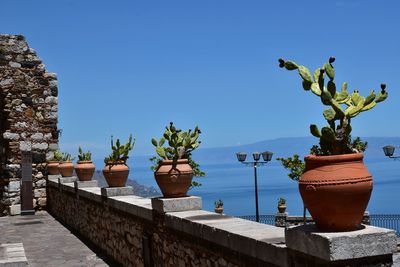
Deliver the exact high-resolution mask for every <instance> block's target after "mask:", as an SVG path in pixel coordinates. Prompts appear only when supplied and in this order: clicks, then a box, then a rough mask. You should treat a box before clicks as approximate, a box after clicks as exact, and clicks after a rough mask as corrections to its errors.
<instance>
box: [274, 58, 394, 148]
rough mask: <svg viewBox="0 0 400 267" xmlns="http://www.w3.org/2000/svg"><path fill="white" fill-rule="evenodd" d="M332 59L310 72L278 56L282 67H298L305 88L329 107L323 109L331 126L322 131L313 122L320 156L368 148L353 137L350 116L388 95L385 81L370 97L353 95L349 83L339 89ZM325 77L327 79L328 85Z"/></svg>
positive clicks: (357, 92) (311, 129)
mask: <svg viewBox="0 0 400 267" xmlns="http://www.w3.org/2000/svg"><path fill="white" fill-rule="evenodd" d="M333 62H335V58H334V57H330V58H329V60H328V62H327V63H325V64H324V65H323V66H322V67H321V68H317V69H316V70H315V71H314V74H313V75H311V73H310V71H309V70H308V69H307V68H306V67H305V66H302V65H298V64H296V63H295V62H293V61H285V60H283V59H279V67H281V68H286V69H287V70H290V71H293V70H298V73H299V75H300V77H301V78H302V85H303V88H304V90H306V91H311V92H312V93H313V94H315V95H316V96H318V97H319V98H320V100H321V102H322V104H324V105H326V106H329V108H327V109H326V110H324V112H323V116H324V118H325V119H326V121H327V122H328V126H325V127H323V128H322V129H321V130H320V129H319V128H318V127H317V126H316V125H315V124H311V125H310V131H311V134H312V135H313V136H315V137H318V138H319V147H318V148H317V149H316V148H314V149H313V152H314V153H315V154H317V155H338V154H347V153H357V152H360V151H359V150H358V149H362V148H364V149H365V146H364V145H363V142H361V140H359V139H358V141H356V140H354V141H352V140H351V135H350V134H351V131H352V128H351V119H352V118H354V117H356V116H357V115H359V114H360V113H362V112H364V111H367V110H370V109H372V108H374V107H375V106H376V104H377V103H379V102H382V101H384V100H385V99H386V98H387V97H388V93H387V91H386V85H385V84H381V90H380V92H379V93H378V94H376V93H375V91H374V90H372V91H371V92H370V94H369V95H368V96H367V97H363V96H361V95H360V93H359V91H358V90H354V91H353V93H351V94H350V93H349V92H348V91H347V83H346V82H344V83H343V84H342V87H341V90H340V91H339V90H337V87H336V84H335V82H334V78H335V70H334V67H333V65H332V64H333ZM326 76H327V78H328V82H327V84H326V86H325V77H326Z"/></svg>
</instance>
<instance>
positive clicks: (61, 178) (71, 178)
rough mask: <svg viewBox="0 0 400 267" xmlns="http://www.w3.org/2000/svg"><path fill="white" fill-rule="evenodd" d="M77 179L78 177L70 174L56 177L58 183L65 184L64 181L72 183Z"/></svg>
mask: <svg viewBox="0 0 400 267" xmlns="http://www.w3.org/2000/svg"><path fill="white" fill-rule="evenodd" d="M77 180H78V177H76V176H71V177H58V183H60V184H65V183H74V182H75V181H77Z"/></svg>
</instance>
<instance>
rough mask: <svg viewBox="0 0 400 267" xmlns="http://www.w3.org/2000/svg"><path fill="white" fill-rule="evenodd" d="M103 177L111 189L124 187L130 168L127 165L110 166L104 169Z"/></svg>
mask: <svg viewBox="0 0 400 267" xmlns="http://www.w3.org/2000/svg"><path fill="white" fill-rule="evenodd" d="M103 175H104V178H105V179H106V181H107V184H108V186H109V187H124V186H125V185H126V181H127V180H128V176H129V167H128V166H127V165H125V164H113V165H109V164H108V165H106V166H105V167H104V169H103Z"/></svg>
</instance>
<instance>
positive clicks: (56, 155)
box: [53, 150, 63, 161]
mask: <svg viewBox="0 0 400 267" xmlns="http://www.w3.org/2000/svg"><path fill="white" fill-rule="evenodd" d="M53 154H54V156H53V159H54V160H55V161H62V159H63V153H61V151H60V150H56V151H54V153H53Z"/></svg>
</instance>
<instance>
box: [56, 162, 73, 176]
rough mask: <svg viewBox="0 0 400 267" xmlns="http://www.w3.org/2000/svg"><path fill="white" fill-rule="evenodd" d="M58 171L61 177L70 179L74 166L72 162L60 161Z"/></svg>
mask: <svg viewBox="0 0 400 267" xmlns="http://www.w3.org/2000/svg"><path fill="white" fill-rule="evenodd" d="M58 170H59V172H60V174H61V176H62V177H71V176H72V173H73V172H74V164H72V161H62V162H60V165H58Z"/></svg>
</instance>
